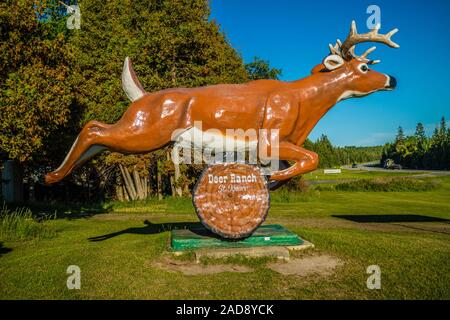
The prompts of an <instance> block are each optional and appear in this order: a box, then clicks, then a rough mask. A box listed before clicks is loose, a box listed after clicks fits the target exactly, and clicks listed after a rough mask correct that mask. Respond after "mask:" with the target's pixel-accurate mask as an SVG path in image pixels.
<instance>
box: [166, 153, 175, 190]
mask: <svg viewBox="0 0 450 320" xmlns="http://www.w3.org/2000/svg"><path fill="white" fill-rule="evenodd" d="M166 156H167V161H171V158H170V153H169V151H167V153H166ZM169 181H170V191H171V193H172V197H175V179H174V178H173V176H172V175H171V174H170V173H169Z"/></svg>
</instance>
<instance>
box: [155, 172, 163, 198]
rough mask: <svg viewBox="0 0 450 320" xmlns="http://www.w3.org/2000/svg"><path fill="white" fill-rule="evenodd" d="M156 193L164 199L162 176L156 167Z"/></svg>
mask: <svg viewBox="0 0 450 320" xmlns="http://www.w3.org/2000/svg"><path fill="white" fill-rule="evenodd" d="M156 171H157V173H156V193H157V194H158V199H159V200H162V177H161V171H160V170H159V168H156Z"/></svg>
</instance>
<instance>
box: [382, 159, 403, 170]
mask: <svg viewBox="0 0 450 320" xmlns="http://www.w3.org/2000/svg"><path fill="white" fill-rule="evenodd" d="M383 168H385V169H390V170H402V166H401V165H400V164H398V163H395V162H394V160H392V159H386V161H385V162H384V166H383Z"/></svg>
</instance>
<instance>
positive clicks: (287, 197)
mask: <svg viewBox="0 0 450 320" xmlns="http://www.w3.org/2000/svg"><path fill="white" fill-rule="evenodd" d="M319 197H320V192H319V191H318V190H315V189H309V190H308V191H305V192H294V191H289V190H287V189H284V188H281V189H279V190H277V191H275V192H271V193H270V202H271V203H294V202H309V201H312V200H314V199H317V198H319Z"/></svg>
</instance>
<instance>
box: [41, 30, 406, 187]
mask: <svg viewBox="0 0 450 320" xmlns="http://www.w3.org/2000/svg"><path fill="white" fill-rule="evenodd" d="M397 31H398V29H394V30H392V31H390V32H389V33H387V34H379V25H378V26H377V27H376V28H375V29H373V30H371V31H370V32H368V33H365V34H359V33H358V32H357V30H356V24H355V22H354V21H353V22H352V24H351V29H350V33H349V35H348V37H347V39H346V40H345V41H344V42H341V41H339V40H337V43H336V44H335V45H334V46H333V45H331V44H330V45H329V49H330V54H329V55H328V56H327V57H325V59H323V61H322V63H320V64H318V65H317V66H315V67H314V68H313V69H312V71H311V75H309V76H308V77H306V78H303V79H300V80H296V81H292V82H284V81H278V80H256V81H250V82H248V83H245V84H219V85H212V86H206V87H200V88H174V89H166V90H161V91H158V92H152V93H148V92H146V91H145V90H144V88H143V87H142V85H141V83H140V82H139V80H138V79H137V77H136V74H135V72H134V71H133V68H132V66H131V62H130V59H128V57H127V58H126V59H125V63H124V67H123V73H122V87H123V89H124V91H125V93H126V95H127V96H128V98H129V99H130V100H131V101H132V103H131V105H130V107H129V108H128V109H127V110H126V112H125V113H124V115H123V116H122V118H121V119H120V120H119V121H118V122H117V123H115V124H105V123H100V122H98V121H90V122H88V123H87V124H86V125H85V126H84V128H83V129H82V130H81V132H80V134H79V135H78V137H77V138H76V140H75V142H74V144H73V145H72V148H71V149H70V151H69V153H68V154H67V156H66V158H65V159H64V161H63V163H62V164H61V166H60V167H59V168H58V169H56V170H55V171H53V172H50V173H48V174H47V175H46V176H45V182H46V183H47V184H52V183H55V182H58V181H60V180H62V179H63V178H64V177H66V176H67V175H69V174H70V173H71V171H72V170H73V169H74V168H76V167H78V166H80V165H81V164H83V163H84V162H85V161H87V160H88V159H89V158H91V157H93V156H94V155H95V154H98V153H99V152H102V151H104V150H111V151H116V152H120V153H124V154H132V153H147V152H150V151H153V150H157V149H159V148H162V147H164V146H166V145H168V144H169V143H171V142H172V133H173V132H174V131H175V130H180V129H181V130H182V131H183V130H184V131H185V132H189V130H192V129H193V123H194V122H195V121H201V122H202V128H203V129H204V130H207V129H210V128H214V129H217V130H219V132H221V134H222V135H225V134H226V130H227V129H229V128H235V129H237V128H239V129H243V130H247V129H255V130H260V129H277V130H276V132H277V137H276V138H277V139H278V140H277V141H278V142H279V143H278V144H277V150H276V151H277V152H276V153H277V155H278V159H277V160H279V161H281V162H282V163H283V164H284V168H280V170H278V171H275V172H273V173H272V175H271V176H270V181H272V182H274V183H275V184H273V185H272V187H273V188H275V187H277V186H279V185H280V184H282V183H284V182H285V181H287V180H289V179H291V178H292V177H294V176H297V175H300V174H305V173H307V172H310V171H312V170H314V169H316V168H317V165H318V161H319V158H318V155H317V154H316V153H314V152H312V151H309V150H306V149H304V148H303V147H302V145H303V143H304V141H305V140H306V138H307V136H308V134H309V133H310V132H311V130H312V129H313V128H314V126H315V125H316V124H317V122H318V121H319V120H320V119H321V118H322V117H323V116H324V115H325V113H326V112H327V111H328V110H330V109H331V108H332V107H333V106H334V105H335V104H336V103H338V102H339V101H341V100H344V99H348V98H353V97H363V96H366V95H368V94H370V93H373V92H376V91H382V90H393V89H394V88H395V87H396V84H397V82H396V80H395V78H394V77H392V76H389V75H386V74H383V73H379V72H377V71H374V70H372V69H370V68H369V66H371V65H373V64H376V63H378V62H380V61H379V60H370V59H368V55H369V53H371V52H372V51H373V50H375V47H372V48H370V49H368V50H367V51H366V52H365V53H363V54H362V55H360V56H358V55H356V54H355V46H356V45H357V44H358V43H363V42H379V43H383V44H386V45H388V46H390V47H392V48H398V47H399V45H398V44H396V43H395V42H393V41H392V40H391V37H392V35H394V34H395V33H396V32H397ZM271 141H272V140H271V139H262V140H261V139H260V140H259V145H258V148H261V147H266V148H267V149H270V148H271V145H270V144H271ZM262 144H265V145H264V146H263V145H262ZM288 161H290V162H291V163H293V164H292V165H291V164H290V163H289V162H288Z"/></svg>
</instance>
